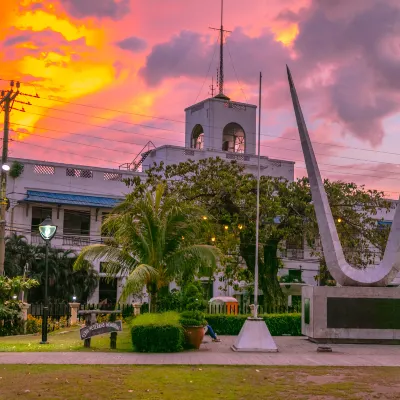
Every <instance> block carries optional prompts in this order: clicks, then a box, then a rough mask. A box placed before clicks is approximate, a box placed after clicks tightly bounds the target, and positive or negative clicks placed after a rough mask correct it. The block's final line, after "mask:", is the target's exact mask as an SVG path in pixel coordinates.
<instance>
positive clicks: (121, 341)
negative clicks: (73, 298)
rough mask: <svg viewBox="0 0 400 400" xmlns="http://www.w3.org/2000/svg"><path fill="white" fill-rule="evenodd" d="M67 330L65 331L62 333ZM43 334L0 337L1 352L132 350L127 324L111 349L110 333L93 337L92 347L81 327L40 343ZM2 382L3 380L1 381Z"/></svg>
mask: <svg viewBox="0 0 400 400" xmlns="http://www.w3.org/2000/svg"><path fill="white" fill-rule="evenodd" d="M61 332H65V333H61ZM40 340H41V335H40V334H38V335H25V336H6V337H0V352H2V351H113V352H126V351H132V341H131V335H130V332H129V326H128V325H125V324H124V326H123V328H122V332H119V333H118V337H117V349H116V350H110V334H104V335H99V336H95V337H93V338H92V341H91V344H90V349H86V348H84V347H83V340H81V339H80V336H79V328H71V329H64V330H60V331H56V332H53V333H50V334H49V335H48V342H49V344H46V345H42V344H40V343H39V342H40ZM0 383H1V382H0Z"/></svg>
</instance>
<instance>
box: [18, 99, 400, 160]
mask: <svg viewBox="0 0 400 400" xmlns="http://www.w3.org/2000/svg"><path fill="white" fill-rule="evenodd" d="M31 105H32V106H34V107H41V108H46V109H51V110H54V111H59V112H64V113H68V114H76V115H80V116H84V117H88V118H97V119H101V120H104V121H109V122H117V123H123V124H127V125H134V126H141V127H144V128H147V129H154V130H164V131H168V132H173V133H179V134H185V133H184V132H181V131H176V130H173V129H168V128H162V127H156V126H152V125H144V124H135V123H132V122H126V121H120V120H115V119H112V118H105V117H100V116H96V115H90V114H84V113H77V112H74V111H67V110H60V109H57V108H54V107H46V106H38V105H35V104H31ZM25 112H26V113H28V114H33V115H37V116H41V117H47V118H52V119H58V120H62V121H67V122H73V123H77V124H83V125H88V126H93V127H96V128H101V129H112V130H115V131H119V132H124V133H130V134H133V135H140V136H147V137H151V138H157V139H162V140H166V139H168V140H169V141H175V142H180V143H183V142H184V141H182V140H174V139H170V138H166V137H161V136H153V135H145V134H143V133H137V132H131V131H126V130H123V129H118V128H112V127H105V126H101V125H95V124H91V123H88V122H82V121H74V120H70V119H66V118H60V117H54V116H50V115H44V114H39V113H34V112H31V111H26V110H25ZM205 127H208V128H214V129H219V128H220V129H222V128H223V127H217V126H214V125H205ZM261 136H265V137H271V138H274V139H280V140H291V141H295V142H299V143H300V139H297V138H287V137H281V136H276V135H270V134H267V133H261ZM313 143H314V144H318V145H323V146H332V147H340V148H344V149H353V150H359V151H368V152H373V153H382V154H391V155H398V156H400V153H395V152H390V151H384V150H372V149H365V148H361V147H352V146H345V145H339V144H334V143H324V142H319V141H313ZM262 146H264V147H265V145H262ZM288 150H291V151H300V150H293V149H288ZM327 156H328V157H340V156H332V155H329V154H327Z"/></svg>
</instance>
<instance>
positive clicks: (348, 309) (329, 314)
mask: <svg viewBox="0 0 400 400" xmlns="http://www.w3.org/2000/svg"><path fill="white" fill-rule="evenodd" d="M399 310H400V289H399V288H397V287H359V286H340V287H339V286H304V287H303V288H302V316H301V319H302V321H301V333H302V334H303V335H305V336H308V338H309V339H310V340H311V341H313V342H316V343H377V344H379V343H382V344H400V317H399Z"/></svg>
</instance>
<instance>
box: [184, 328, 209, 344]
mask: <svg viewBox="0 0 400 400" xmlns="http://www.w3.org/2000/svg"><path fill="white" fill-rule="evenodd" d="M203 338H204V327H203V326H185V342H186V345H187V346H188V347H190V348H192V349H193V348H194V349H197V350H198V349H199V348H200V345H201V343H202V342H203Z"/></svg>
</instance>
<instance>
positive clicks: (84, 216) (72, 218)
mask: <svg viewBox="0 0 400 400" xmlns="http://www.w3.org/2000/svg"><path fill="white" fill-rule="evenodd" d="M64 234H65V235H78V236H80V235H82V236H88V235H89V234H90V212H89V211H74V210H65V211H64Z"/></svg>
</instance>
